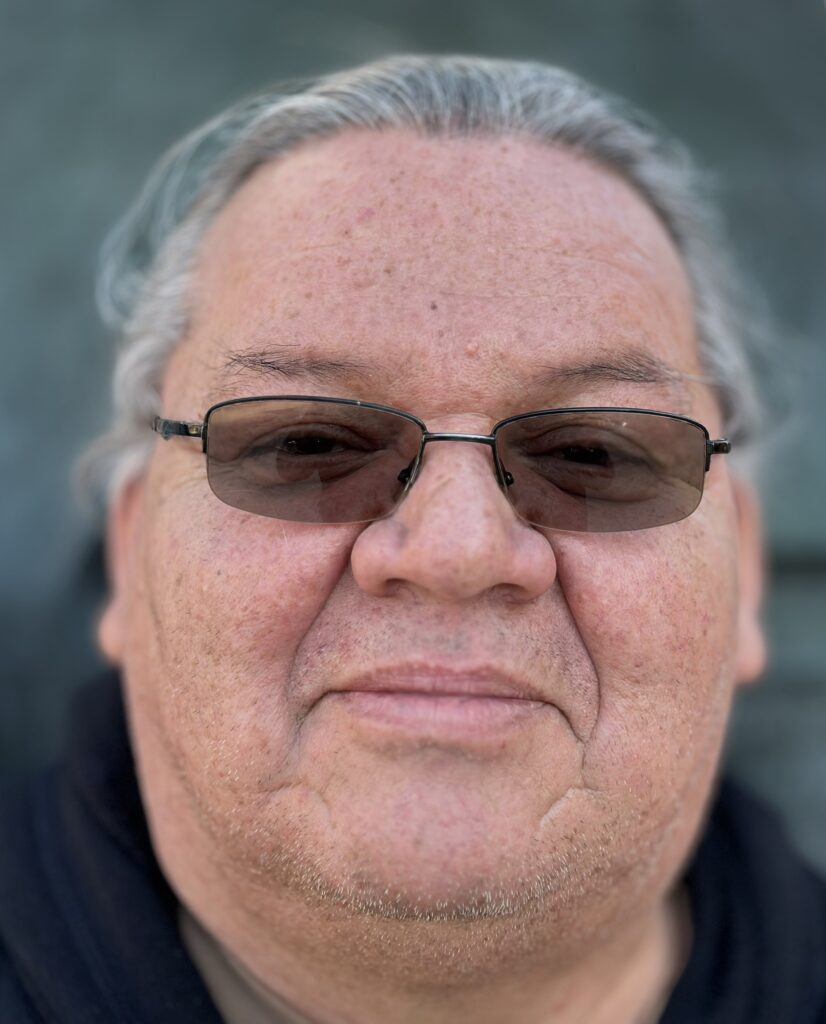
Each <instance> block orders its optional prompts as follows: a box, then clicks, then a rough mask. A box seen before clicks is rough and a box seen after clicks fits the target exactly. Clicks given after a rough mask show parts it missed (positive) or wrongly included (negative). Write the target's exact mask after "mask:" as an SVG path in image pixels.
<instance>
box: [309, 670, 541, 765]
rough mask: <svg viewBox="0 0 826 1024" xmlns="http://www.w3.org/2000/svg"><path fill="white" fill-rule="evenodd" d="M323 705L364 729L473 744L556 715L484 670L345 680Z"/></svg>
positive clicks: (529, 693) (390, 673) (519, 683)
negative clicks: (546, 716) (539, 718)
mask: <svg viewBox="0 0 826 1024" xmlns="http://www.w3.org/2000/svg"><path fill="white" fill-rule="evenodd" d="M322 702H323V703H324V704H326V705H327V706H328V707H330V708H331V710H332V709H335V711H337V712H341V713H343V714H345V715H347V716H348V718H350V719H351V720H353V721H355V722H356V723H358V724H359V725H360V726H362V727H364V728H368V729H369V728H373V729H378V730H383V731H385V732H395V733H397V734H404V733H407V734H409V735H411V736H414V737H419V738H427V737H430V738H432V739H439V740H442V741H452V742H453V743H457V744H471V745H478V744H479V743H483V744H487V743H489V742H491V741H494V742H495V741H497V740H502V739H504V738H506V735H507V734H508V733H510V732H512V731H513V730H515V729H519V728H524V727H526V726H529V725H531V724H535V723H536V722H537V719H538V717H544V716H545V715H547V714H548V713H549V712H550V713H553V714H555V715H558V714H559V712H558V709H557V708H556V706H555V705H554V704H552V703H551V702H550V701H548V700H546V699H545V698H544V697H542V696H540V695H539V693H538V691H537V688H536V687H535V686H533V685H532V684H530V683H529V682H527V681H525V680H520V679H514V678H512V677H510V676H508V675H506V674H503V673H500V672H498V671H495V670H493V669H491V668H490V667H488V666H482V667H478V668H475V669H471V670H463V671H456V670H455V669H449V668H443V667H439V666H431V665H426V666H423V665H400V666H397V667H392V668H385V669H381V670H379V671H374V672H370V673H368V674H362V675H359V676H356V677H352V678H350V679H347V680H345V681H343V682H342V683H341V684H340V685H339V686H337V687H336V688H335V689H331V690H328V691H327V692H326V693H325V694H324V695H323V698H322Z"/></svg>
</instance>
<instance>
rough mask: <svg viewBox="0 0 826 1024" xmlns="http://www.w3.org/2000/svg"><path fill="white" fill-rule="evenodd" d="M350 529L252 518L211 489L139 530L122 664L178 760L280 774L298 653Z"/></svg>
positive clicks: (292, 714)
mask: <svg viewBox="0 0 826 1024" xmlns="http://www.w3.org/2000/svg"><path fill="white" fill-rule="evenodd" d="M184 504H186V505H187V508H186V509H185V510H184V513H183V514H182V506H184ZM354 533H355V528H353V527H341V528H330V527H324V528H319V527H315V526H312V525H308V524H292V523H281V522H279V521H276V520H268V519H264V518H262V517H260V516H258V517H256V516H250V515H247V514H245V513H241V512H237V511H235V510H233V509H228V508H225V506H223V505H221V504H219V503H218V502H216V501H215V500H214V499H213V498H212V497H211V495H206V496H204V497H203V500H201V499H200V497H197V498H195V497H193V499H192V500H191V501H188V502H186V503H184V502H183V501H181V500H180V497H179V498H178V499H177V500H175V501H169V502H159V503H158V505H157V506H156V512H155V514H154V516H153V517H152V518H151V520H149V521H147V522H146V524H145V529H144V532H143V536H142V543H141V549H140V556H139V562H140V565H139V567H138V578H139V579H140V585H139V586H138V587H136V588H135V589H134V591H133V595H132V604H133V606H132V608H131V610H130V621H131V622H133V623H136V624H139V625H138V628H137V629H136V630H135V631H134V635H133V637H132V640H133V642H132V644H131V651H130V654H129V657H128V658H127V664H126V666H125V667H126V670H127V675H128V676H129V678H130V684H131V683H133V682H134V683H136V684H137V689H138V690H139V692H140V697H141V702H142V705H143V707H144V708H145V709H146V710H147V712H149V713H150V714H151V716H152V718H153V719H154V725H155V731H156V732H159V733H160V735H161V736H162V742H163V743H164V745H165V746H166V747H167V749H168V750H169V751H170V752H171V754H172V756H173V757H174V759H175V760H176V761H178V762H179V763H180V762H181V761H183V762H185V763H189V765H190V766H191V765H195V766H196V767H198V768H199V772H198V774H201V773H202V772H203V769H204V768H205V767H206V765H207V764H211V765H212V770H211V771H208V772H207V774H212V775H213V776H214V775H215V773H216V772H217V773H219V774H220V775H221V776H222V777H223V779H224V780H225V781H226V782H227V783H228V784H229V785H230V788H233V783H235V784H236V785H241V786H242V787H243V786H244V785H249V780H250V777H251V776H252V777H257V778H258V785H259V786H260V787H261V788H267V787H268V786H270V785H271V784H272V782H273V778H272V775H273V773H274V772H275V771H276V770H278V766H283V765H284V762H285V759H288V758H289V756H290V752H291V751H290V745H291V738H292V735H293V730H294V722H295V720H296V715H297V714H298V712H299V710H300V708H299V707H298V699H297V696H296V694H295V692H294V688H293V687H292V686H291V682H292V671H293V666H294V663H295V657H296V652H297V650H298V649H299V648H300V645H301V643H302V641H303V639H304V637H305V635H306V634H307V632H308V630H309V629H310V628H311V626H312V624H313V622H314V621H315V619H316V618H317V617H318V615H319V614H320V613H321V611H322V610H323V608H324V606H325V604H326V602H327V601H328V599H329V596H330V594H331V592H332V591H333V589H334V588H335V587H336V585H337V583H338V582H339V580H340V577H341V574H342V573H343V572H344V571H345V569H346V567H347V565H348V563H349V553H350V549H351V547H352V543H353V541H354V539H355V536H354ZM244 780H245V781H244ZM213 781H214V778H213Z"/></svg>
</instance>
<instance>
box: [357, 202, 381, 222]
mask: <svg viewBox="0 0 826 1024" xmlns="http://www.w3.org/2000/svg"><path fill="white" fill-rule="evenodd" d="M375 216H376V211H375V210H374V209H373V207H372V206H365V207H363V208H362V209H361V210H359V212H358V213H357V214H356V223H357V224H363V223H364V221H366V220H370V219H371V218H372V217H375Z"/></svg>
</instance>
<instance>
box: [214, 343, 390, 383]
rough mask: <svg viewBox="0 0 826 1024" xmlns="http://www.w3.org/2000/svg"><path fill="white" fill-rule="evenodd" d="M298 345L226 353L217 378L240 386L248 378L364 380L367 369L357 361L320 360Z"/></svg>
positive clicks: (333, 380)
mask: <svg viewBox="0 0 826 1024" xmlns="http://www.w3.org/2000/svg"><path fill="white" fill-rule="evenodd" d="M298 348H299V346H298V345H277V346H270V347H269V348H267V349H264V350H262V351H257V352H232V353H225V360H224V363H223V365H222V366H221V368H220V370H219V373H218V376H219V379H220V382H221V383H222V384H223V385H224V386H227V385H229V384H235V383H241V382H242V381H243V380H244V379H246V378H248V377H249V376H250V375H251V376H253V377H256V378H258V377H278V378H281V379H283V380H295V379H296V378H300V377H310V378H313V379H315V380H317V381H319V382H321V383H325V384H328V383H329V384H339V385H340V384H341V383H342V381H347V380H358V381H359V382H361V381H362V380H365V381H366V380H367V379H369V377H370V375H371V374H370V366H369V365H368V364H367V363H364V362H360V361H359V360H356V359H341V358H339V359H322V358H319V357H317V356H314V355H311V354H307V353H299V352H297V351H296V349H298Z"/></svg>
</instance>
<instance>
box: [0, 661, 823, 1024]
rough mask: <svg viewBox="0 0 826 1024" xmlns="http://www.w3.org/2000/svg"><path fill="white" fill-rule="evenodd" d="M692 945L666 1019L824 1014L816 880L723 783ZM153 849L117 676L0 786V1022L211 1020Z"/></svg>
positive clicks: (695, 864) (784, 1020) (786, 1023)
mask: <svg viewBox="0 0 826 1024" xmlns="http://www.w3.org/2000/svg"><path fill="white" fill-rule="evenodd" d="M686 877H687V882H688V885H689V890H690V893H691V904H692V914H693V917H694V945H693V950H692V954H691V958H690V960H689V963H688V965H687V967H686V970H685V972H684V973H683V976H682V977H681V979H680V981H679V982H678V984H677V987H676V989H675V991H674V993H673V995H672V998H671V1000H670V1002H669V1004H668V1007H667V1009H666V1011H665V1014H664V1016H663V1017H662V1024H826V883H824V882H823V881H822V880H821V879H820V878H818V877H817V876H816V875H814V874H813V873H812V872H811V871H810V870H809V869H808V868H807V867H806V866H805V865H804V864H803V862H802V861H801V860H800V859H799V858H798V857H797V855H796V854H795V853H794V852H793V850H792V849H791V848H790V846H789V845H788V843H787V840H786V839H785V837H784V835H783V832H782V830H781V828H780V827H779V825H778V823H777V821H776V819H775V818H774V817H773V816H772V814H771V813H770V812H769V811H768V810H767V809H766V808H765V807H764V806H763V805H762V804H760V803H759V802H757V801H756V800H754V799H753V798H752V797H749V796H747V795H746V794H745V793H743V792H742V791H741V790H740V789H738V788H736V787H735V786H733V785H732V784H731V783H724V784H723V785H722V786H721V788H720V792H719V794H718V797H717V800H716V802H715V805H714V809H713V813H712V815H711V817H710V820H709V823H708V826H707V828H706V831H705V834H704V837H703V839H702V841H701V843H700V845H699V847H698V849H697V852H696V854H695V856H694V858H693V861H692V863H691V865H690V867H689V870H688V872H687V876H686ZM176 911H177V908H176V902H175V897H174V895H173V893H172V892H171V890H170V889H169V886H168V885H167V883H166V881H165V879H164V877H163V875H162V874H161V872H160V870H159V868H158V865H157V863H156V861H155V858H154V856H153V853H152V847H151V845H150V842H149V835H148V832H147V828H146V822H145V819H144V815H143V809H142V806H141V802H140V798H139V794H138V788H137V782H136V779H135V773H134V768H133V763H132V756H131V752H130V748H129V741H128V736H127V731H126V725H125V720H124V711H123V704H122V700H121V694H120V686H119V682H118V678H117V676H116V675H114V674H109V675H107V676H106V677H105V678H103V679H101V680H99V681H97V682H96V683H94V684H92V685H90V686H89V687H87V688H86V689H84V690H83V691H81V693H80V694H79V696H78V698H77V699H76V701H75V704H74V706H73V711H72V715H71V718H70V727H69V733H68V742H67V745H66V752H65V755H64V757H63V758H62V759H61V761H60V763H59V764H58V765H57V766H55V767H53V768H51V769H50V770H48V771H47V772H45V773H43V774H42V775H40V776H37V777H36V778H34V779H33V780H31V781H30V782H28V783H26V784H25V785H24V786H22V787H17V788H16V789H15V791H14V792H10V793H6V794H4V796H3V798H2V802H0V1024H35V1022H37V1024H42V1022H49V1024H98V1022H100V1024H220V1017H219V1015H218V1013H217V1011H216V1010H215V1008H214V1006H213V1004H212V1002H211V1000H210V998H209V995H208V994H207V991H206V989H205V987H204V985H203V983H202V982H201V979H200V976H199V975H198V972H197V971H196V969H195V967H194V966H193V964H192V961H191V960H190V959H189V956H188V955H187V953H186V951H185V949H184V947H183V945H182V943H181V940H180V937H179V934H178V925H177V912H176Z"/></svg>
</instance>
